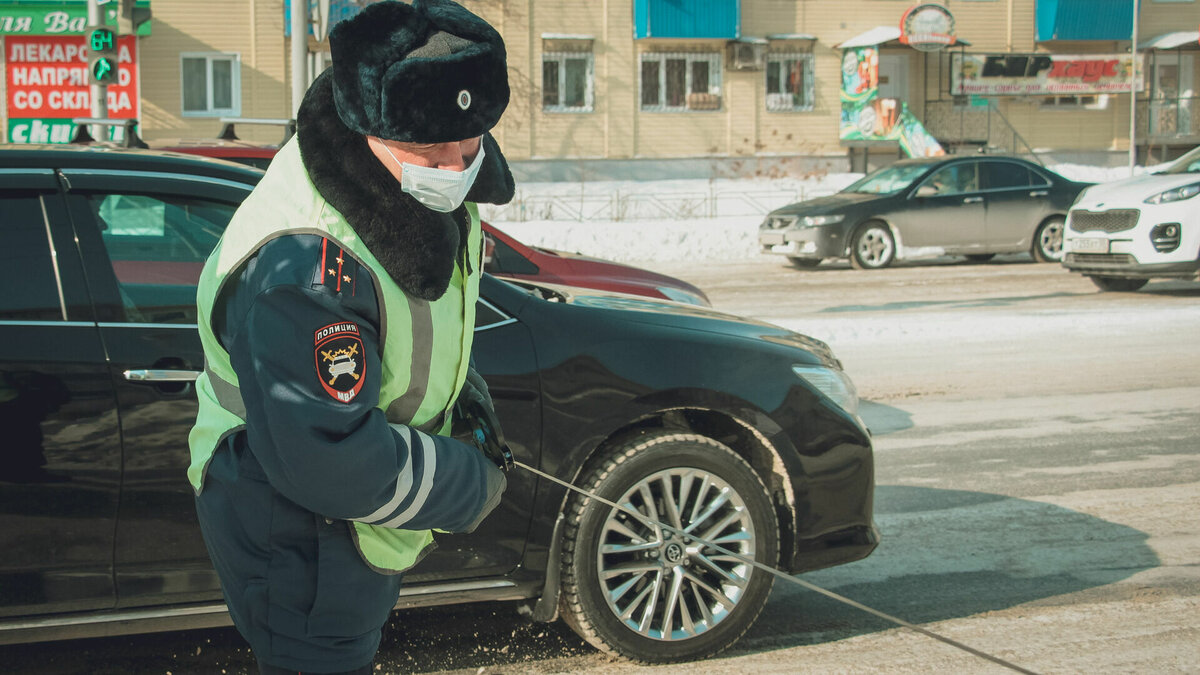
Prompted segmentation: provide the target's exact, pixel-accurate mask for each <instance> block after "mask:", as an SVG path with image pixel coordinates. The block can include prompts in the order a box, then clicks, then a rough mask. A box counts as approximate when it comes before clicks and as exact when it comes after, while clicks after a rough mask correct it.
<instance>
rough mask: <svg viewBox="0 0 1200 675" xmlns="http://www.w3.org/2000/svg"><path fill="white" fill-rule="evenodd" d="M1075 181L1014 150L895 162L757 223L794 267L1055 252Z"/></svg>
mask: <svg viewBox="0 0 1200 675" xmlns="http://www.w3.org/2000/svg"><path fill="white" fill-rule="evenodd" d="M1087 186H1088V184H1087V183H1077V182H1075V181H1070V180H1067V179H1066V178H1063V177H1062V176H1060V175H1058V174H1056V173H1054V172H1053V171H1050V170H1048V169H1046V168H1045V167H1043V166H1039V165H1037V164H1033V163H1031V162H1027V161H1025V160H1023V159H1018V158H1016V157H1000V156H986V157H949V158H945V157H942V158H931V159H910V160H902V161H899V162H896V163H894V164H891V165H889V166H886V167H884V168H882V169H878V170H876V171H874V172H872V173H869V174H867V175H866V176H865V177H863V178H862V179H861V180H859V181H857V182H855V183H854V184H852V185H850V186H849V187H846V188H845V189H843V190H841V191H840V192H838V193H837V194H834V195H830V196H828V197H820V198H817V199H811V200H809V201H805V202H799V203H797V204H791V205H788V206H785V207H783V208H780V209H776V210H774V211H772V212H771V213H769V214H768V215H767V218H766V220H764V221H763V223H762V225H760V226H759V231H758V241H759V244H761V246H762V252H763V253H770V254H775V255H782V256H786V257H787V258H788V260H790V261H791V263H792V264H793V265H795V266H796V267H799V268H811V267H816V266H817V265H818V264H820V262H821V261H822V260H824V259H827V258H849V259H850V264H851V265H852V266H853V267H854V268H856V269H879V268H883V267H887V266H888V265H891V264H892V262H894V261H895V260H898V259H917V258H930V257H938V256H946V255H961V256H966V257H967V258H968V259H969V260H973V261H978V262H983V261H987V260H990V259H991V258H992V257H993V256H995V255H996V254H997V253H1026V252H1028V253H1030V254H1032V255H1033V257H1034V259H1035V260H1037V261H1039V262H1051V261H1057V260H1061V259H1062V240H1063V224H1064V223H1065V222H1066V215H1067V211H1068V209H1069V208H1070V207H1071V204H1072V202H1074V201H1075V197H1076V196H1078V195H1079V193H1080V191H1082V190H1083V189H1084V188H1085V187H1087Z"/></svg>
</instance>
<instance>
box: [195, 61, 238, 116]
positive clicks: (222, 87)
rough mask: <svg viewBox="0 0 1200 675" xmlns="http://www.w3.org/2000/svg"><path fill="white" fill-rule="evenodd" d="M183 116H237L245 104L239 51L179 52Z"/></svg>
mask: <svg viewBox="0 0 1200 675" xmlns="http://www.w3.org/2000/svg"><path fill="white" fill-rule="evenodd" d="M180 83H181V85H182V86H181V89H182V98H183V106H182V107H183V116H184V117H215V116H223V115H224V116H237V115H240V114H241V108H242V86H241V59H240V58H239V57H238V55H237V54H182V55H180Z"/></svg>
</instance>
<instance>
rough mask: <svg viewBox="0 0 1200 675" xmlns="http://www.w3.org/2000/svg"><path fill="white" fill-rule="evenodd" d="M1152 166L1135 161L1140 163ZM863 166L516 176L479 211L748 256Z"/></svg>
mask: <svg viewBox="0 0 1200 675" xmlns="http://www.w3.org/2000/svg"><path fill="white" fill-rule="evenodd" d="M1049 168H1050V169H1051V170H1053V171H1056V172H1058V173H1059V174H1061V175H1063V176H1065V177H1067V178H1070V179H1072V180H1079V181H1086V182H1092V183H1100V182H1105V181H1110V180H1119V179H1121V178H1125V177H1127V176H1128V175H1129V169H1128V167H1115V168H1110V167H1097V166H1088V165H1082V164H1058V165H1053V166H1051V167H1049ZM1157 168H1158V167H1148V168H1147V167H1136V169H1135V172H1136V173H1144V172H1146V171H1149V170H1154V169H1157ZM860 177H862V174H857V173H837V174H825V175H819V176H811V177H801V178H774V179H766V178H747V179H719V180H661V181H595V182H588V183H523V184H520V185H518V187H517V196H516V198H515V199H514V200H513V202H512V203H511V204H509V205H507V206H502V207H495V206H486V205H485V206H484V207H483V208H481V214H482V216H483V218H484V219H485V220H487V221H488V222H490V223H492V224H493V225H495V226H496V227H498V228H500V229H501V230H503V231H504V232H507V233H508V234H510V235H512V236H513V237H516V238H517V239H518V240H520V241H522V242H524V243H526V244H529V245H531V246H541V247H544V248H552V249H558V250H564V251H571V252H577V253H583V254H585V255H590V256H594V257H597V258H606V259H608V260H617V261H621V262H634V263H637V262H671V261H703V260H752V259H755V258H759V257H760V256H761V254H760V253H759V246H758V240H757V232H758V225H759V223H761V222H762V219H763V216H764V215H765V214H766V213H767V212H769V211H771V210H773V209H776V208H779V207H781V206H785V205H787V204H791V203H793V202H797V201H803V200H805V199H812V198H814V197H820V196H822V195H828V194H832V193H834V192H837V191H838V190H840V189H841V188H843V187H845V186H847V185H849V184H850V183H852V182H854V181H855V180H857V179H858V178H860Z"/></svg>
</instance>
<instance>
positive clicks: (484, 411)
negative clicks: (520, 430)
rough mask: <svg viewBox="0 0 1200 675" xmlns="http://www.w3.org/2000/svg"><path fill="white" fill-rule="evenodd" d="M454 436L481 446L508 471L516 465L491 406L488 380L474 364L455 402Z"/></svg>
mask: <svg viewBox="0 0 1200 675" xmlns="http://www.w3.org/2000/svg"><path fill="white" fill-rule="evenodd" d="M451 434H452V435H453V436H454V438H457V439H458V440H461V441H463V442H465V443H469V444H471V445H474V446H475V447H477V448H479V450H480V451H482V452H483V454H484V456H486V457H487V458H488V459H490V460H492V461H493V462H495V463H496V466H498V467H500V468H501V469H503V470H505V471H508V470H509V469H511V468H512V466H513V454H512V451H511V450H509V448H508V444H507V443H505V442H504V430H503V429H501V428H500V420H499V418H497V417H496V411H495V409H493V408H492V399H491V397H490V396H489V395H488V393H487V384H486V383H484V381H483V378H482V377H480V376H479V373H476V372H475V370H474V369H473V368H471V369H468V370H467V379H466V381H465V382H463V388H462V392H460V393H459V395H458V400H457V401H455V403H454V415H453V421H452V423H451Z"/></svg>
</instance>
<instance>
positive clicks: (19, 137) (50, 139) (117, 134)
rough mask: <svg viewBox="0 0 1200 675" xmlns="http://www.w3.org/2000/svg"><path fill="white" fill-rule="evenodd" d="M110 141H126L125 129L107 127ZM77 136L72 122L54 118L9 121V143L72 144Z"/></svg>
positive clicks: (106, 132)
mask: <svg viewBox="0 0 1200 675" xmlns="http://www.w3.org/2000/svg"><path fill="white" fill-rule="evenodd" d="M104 133H105V134H107V135H108V140H110V141H118V142H119V141H122V140H124V139H125V128H124V127H107V128H106V130H105V131H104ZM73 135H75V125H74V124H72V123H71V120H65V119H53V118H36V117H35V118H30V119H12V120H8V142H9V143H70V142H71V137H72V136H73Z"/></svg>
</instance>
